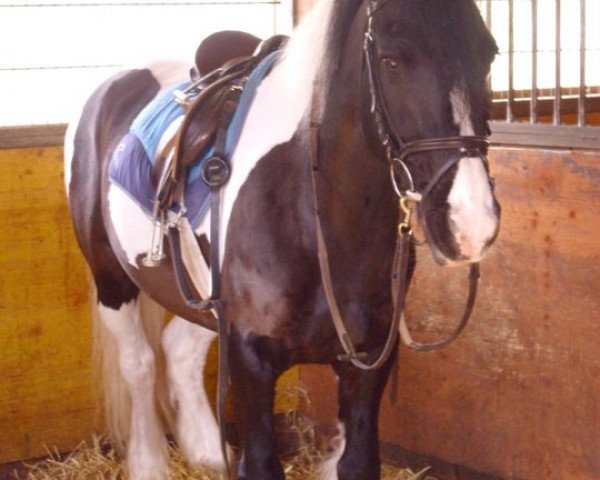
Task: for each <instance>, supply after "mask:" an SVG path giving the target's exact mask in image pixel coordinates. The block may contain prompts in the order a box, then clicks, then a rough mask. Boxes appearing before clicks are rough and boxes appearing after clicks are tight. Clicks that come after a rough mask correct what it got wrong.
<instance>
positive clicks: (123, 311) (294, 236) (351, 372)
mask: <svg viewBox="0 0 600 480" xmlns="http://www.w3.org/2000/svg"><path fill="white" fill-rule="evenodd" d="M496 52H497V48H496V45H495V42H494V40H493V38H492V37H491V35H490V34H489V32H488V31H487V29H486V27H485V25H484V23H483V22H482V19H481V16H480V14H479V12H478V10H477V8H476V6H475V4H474V2H473V0H322V1H321V2H320V3H319V4H318V5H317V6H315V7H314V8H313V10H312V11H311V13H310V14H309V15H307V17H306V18H305V19H304V20H303V21H302V22H301V23H300V25H299V26H298V27H297V28H296V30H295V32H294V33H293V35H292V36H291V38H290V39H289V41H288V42H287V43H286V45H285V48H284V50H283V53H282V54H281V56H280V57H279V58H278V60H277V61H276V63H275V65H274V66H273V67H272V69H271V70H270V72H269V73H268V75H267V76H266V77H265V78H264V79H263V80H262V82H261V83H260V86H259V87H258V89H257V91H256V94H255V97H254V100H253V102H252V104H251V106H250V110H249V112H248V115H247V118H246V119H245V122H244V125H243V128H242V130H241V136H240V138H239V142H238V144H237V147H236V148H235V151H234V152H233V154H232V156H231V158H230V159H229V160H230V161H231V164H232V165H233V168H232V173H231V177H230V179H229V181H228V183H227V185H226V186H225V187H224V189H223V190H222V192H221V193H220V195H221V199H222V209H221V227H220V228H221V234H220V240H219V243H220V247H221V258H220V262H219V263H220V265H211V267H212V268H218V267H220V268H221V271H222V286H221V299H222V304H223V309H224V315H225V316H226V318H227V322H228V324H229V335H228V337H227V342H228V347H229V364H230V379H231V389H232V395H233V398H234V407H235V418H236V427H237V430H238V437H239V441H240V445H239V450H240V452H239V456H238V460H237V462H236V475H237V478H239V479H245V480H250V479H252V480H275V479H283V478H284V472H283V470H282V467H281V465H280V462H279V460H278V458H277V454H276V451H277V448H276V447H277V445H276V439H275V435H274V425H273V414H272V410H273V403H274V400H273V397H274V385H275V382H276V380H277V378H278V377H279V375H280V374H281V373H282V372H284V371H285V370H286V369H288V368H289V367H290V366H292V365H294V364H301V363H319V364H331V365H332V366H333V368H334V370H335V372H336V374H337V376H338V377H339V422H340V431H341V433H342V435H343V438H342V441H341V442H340V449H339V451H338V452H336V454H335V455H334V456H333V457H332V459H331V462H329V464H328V467H327V468H324V470H323V472H324V473H323V476H324V478H326V479H339V480H353V479H355V480H369V479H379V478H380V460H379V447H378V426H377V423H378V412H379V405H380V399H381V396H382V392H383V390H384V387H385V384H386V380H387V378H388V375H389V372H390V366H391V365H392V363H393V361H394V357H395V356H396V354H397V342H396V343H394V345H393V349H392V351H391V355H389V356H387V357H386V358H385V359H384V361H383V362H382V365H381V367H380V368H377V369H359V368H356V367H355V366H354V365H352V363H350V362H348V361H345V360H343V359H342V357H341V356H340V354H343V353H344V350H343V349H342V345H341V343H340V340H339V339H338V336H337V334H336V330H335V328H334V325H333V322H332V313H331V310H332V305H331V299H330V298H329V297H328V294H327V293H326V291H325V290H326V289H325V285H324V284H325V283H327V282H325V281H324V276H323V272H322V266H321V265H320V261H319V250H320V243H323V244H324V245H325V246H326V248H327V252H328V255H327V257H328V260H327V261H328V268H329V271H330V279H331V285H330V288H331V290H332V292H331V293H332V295H333V296H334V297H335V299H336V302H337V305H338V306H339V311H340V315H341V317H343V321H344V322H345V327H346V329H347V332H348V335H349V337H350V338H351V340H352V343H353V345H354V346H355V347H356V349H357V350H360V352H364V358H363V357H361V358H363V361H364V362H365V363H366V364H369V363H372V362H374V361H375V360H376V359H377V358H378V357H379V355H380V353H381V351H382V349H383V348H384V347H383V345H384V343H385V342H386V338H388V334H389V333H388V331H389V329H390V323H391V317H392V311H393V310H394V308H393V303H394V302H393V299H392V297H393V294H392V292H391V288H390V280H389V278H390V273H391V271H392V263H393V256H394V251H395V243H396V236H397V234H396V231H397V228H398V224H399V222H400V221H401V220H402V218H401V214H400V211H399V209H398V201H399V199H398V194H400V195H404V194H405V193H407V192H408V193H411V194H412V195H411V196H410V198H409V201H410V202H413V203H414V202H417V201H418V202H417V205H416V209H417V212H418V221H419V223H420V225H421V226H422V227H423V231H424V232H425V235H426V239H427V243H428V245H429V248H430V250H431V252H432V254H433V256H434V257H435V259H436V260H437V261H438V263H439V264H441V265H444V266H453V265H468V264H473V263H476V262H479V261H480V260H481V259H482V257H483V256H484V255H485V253H486V251H487V249H488V247H489V246H490V244H491V243H492V242H493V240H494V239H495V237H496V235H497V231H498V228H499V218H500V208H499V205H498V203H497V202H496V199H495V197H494V193H493V185H492V182H491V179H490V176H489V172H488V167H487V164H486V160H485V144H484V143H485V142H483V141H482V138H483V137H486V136H487V135H488V134H489V127H488V118H489V105H490V104H489V101H490V98H489V92H488V87H487V83H486V79H487V75H488V73H489V69H490V64H491V62H492V61H493V58H494V56H495V54H496ZM188 74H189V66H182V65H175V64H169V63H162V64H156V65H153V66H150V67H148V68H140V69H132V70H128V71H124V72H122V73H120V74H118V75H116V76H114V77H113V78H111V79H109V80H107V81H106V82H105V83H103V84H102V85H101V86H100V87H99V88H98V89H97V90H96V91H95V92H94V93H93V95H92V96H91V97H90V98H89V100H88V101H87V103H86V104H85V106H84V107H83V109H82V112H81V116H80V118H79V120H78V122H76V123H74V124H72V125H71V126H70V128H69V131H68V135H67V141H66V148H65V157H66V168H65V171H66V184H67V191H68V195H69V201H70V208H71V212H72V218H73V223H74V228H75V232H76V236H77V239H78V242H79V245H80V247H81V250H82V251H83V254H84V256H85V258H86V260H87V262H88V264H89V267H90V271H91V274H92V276H93V280H94V283H95V287H96V291H97V306H98V309H97V310H98V317H99V324H100V327H101V330H102V332H103V333H104V334H103V335H101V337H103V338H104V342H105V344H109V345H108V346H110V345H112V346H113V347H116V350H114V349H113V350H110V352H112V353H108V354H105V356H104V368H105V373H106V378H107V385H108V389H107V392H106V394H105V397H106V403H107V405H108V406H109V407H112V408H110V409H109V410H110V412H112V413H111V418H110V419H109V421H108V424H109V426H110V427H111V429H112V433H113V440H114V442H115V445H116V446H119V445H122V446H123V448H124V449H125V450H126V455H127V463H128V470H129V477H130V478H131V479H133V480H150V479H153V480H154V479H156V480H158V479H164V478H166V463H167V439H166V437H165V433H164V432H165V428H168V429H170V431H171V432H172V433H173V434H174V435H175V437H176V440H177V442H178V444H179V445H180V447H181V449H182V451H183V452H184V454H185V456H186V458H187V459H188V461H189V462H190V463H191V464H193V465H207V466H209V467H213V468H215V469H217V470H221V471H222V470H224V469H225V460H224V457H223V454H222V451H221V448H220V446H219V428H218V424H217V422H216V420H215V417H214V416H213V414H212V410H211V408H210V406H209V402H208V398H207V395H206V393H205V391H204V385H203V376H202V371H203V366H204V363H205V360H206V354H207V351H208V348H209V345H210V343H211V341H212V340H213V339H214V338H215V337H216V333H215V332H214V330H215V327H216V324H215V318H214V316H213V315H212V314H211V313H210V312H199V311H197V310H192V309H190V308H189V307H188V306H187V305H186V303H185V302H184V301H183V300H182V298H181V296H180V294H179V292H178V290H177V288H176V286H175V283H176V282H175V280H174V275H173V269H172V266H171V262H170V261H169V258H167V259H166V260H165V261H163V262H162V263H161V264H160V265H159V266H157V267H153V268H150V267H148V266H146V265H144V263H143V258H144V256H145V254H146V252H147V250H148V243H149V239H150V238H151V236H152V233H153V229H154V223H153V221H152V219H151V218H150V217H149V216H148V214H147V212H146V211H144V209H142V208H141V207H140V205H139V204H138V203H137V202H135V201H134V200H133V199H132V198H131V196H130V195H128V194H127V193H126V192H125V191H123V189H122V188H120V187H119V186H118V185H115V184H114V182H112V181H111V180H110V178H109V174H108V170H109V163H110V160H111V158H112V157H113V155H114V153H115V149H116V148H117V146H118V145H119V142H120V140H121V139H122V138H123V136H124V135H125V134H126V133H127V132H128V130H129V128H130V125H131V123H132V121H133V119H134V118H135V117H136V116H137V114H138V113H139V112H140V111H141V110H142V108H144V106H145V105H146V104H147V103H148V102H150V101H151V100H152V99H153V98H155V97H156V96H157V95H158V94H159V93H160V92H162V91H164V89H166V88H168V87H170V86H172V85H173V84H175V83H177V82H179V81H181V80H182V79H185V78H186V76H187V75H188ZM172 134H173V129H168V130H167V132H166V133H165V134H164V136H165V138H163V139H162V141H161V143H163V144H164V143H165V142H167V140H168V136H169V135H172ZM315 157H316V158H315ZM390 165H392V172H393V174H392V175H391V174H390ZM391 177H393V179H392V178H391ZM396 190H397V191H396ZM419 193H420V195H419ZM419 200H420V201H419ZM317 225H319V227H318V226H317ZM209 226H210V215H207V216H206V218H204V220H202V221H201V222H200V223H199V224H198V225H197V226H195V234H196V236H197V238H198V241H199V242H200V244H203V245H204V246H206V245H207V244H208V243H209V242H210V240H211V239H210V229H209ZM319 229H321V230H322V231H321V233H320V235H319V232H318V230H319ZM321 240H322V242H321ZM167 257H168V255H167ZM412 263H414V262H412V261H411V265H410V268H409V270H410V269H411V268H412V267H413V265H412ZM407 281H408V280H406V281H405V283H406V282H407ZM208 282H209V280H208ZM198 293H200V294H204V295H206V294H207V292H198ZM208 293H210V292H208ZM440 294H442V293H441V292H440ZM150 299H151V300H150ZM158 305H160V306H161V307H163V308H165V309H167V310H168V311H170V312H172V313H173V314H174V315H175V317H174V318H173V319H172V320H171V321H170V322H169V323H168V324H167V325H166V326H165V325H164V320H163V317H162V316H161V314H160V311H158ZM202 325H203V326H204V327H206V328H203V327H202ZM104 346H107V345H104ZM165 392H166V393H165ZM155 393H158V394H160V393H162V397H161V398H162V400H159V401H157V399H156V396H155Z"/></svg>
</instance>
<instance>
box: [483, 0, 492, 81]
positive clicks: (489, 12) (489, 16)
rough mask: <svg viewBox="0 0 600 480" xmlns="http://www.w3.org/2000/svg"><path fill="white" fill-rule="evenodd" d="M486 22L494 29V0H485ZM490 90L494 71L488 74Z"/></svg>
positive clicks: (488, 26)
mask: <svg viewBox="0 0 600 480" xmlns="http://www.w3.org/2000/svg"><path fill="white" fill-rule="evenodd" d="M485 24H486V26H487V28H488V30H489V31H490V32H491V31H492V0H486V1H485ZM487 85H488V90H489V91H490V92H492V72H491V71H490V74H489V75H488V79H487Z"/></svg>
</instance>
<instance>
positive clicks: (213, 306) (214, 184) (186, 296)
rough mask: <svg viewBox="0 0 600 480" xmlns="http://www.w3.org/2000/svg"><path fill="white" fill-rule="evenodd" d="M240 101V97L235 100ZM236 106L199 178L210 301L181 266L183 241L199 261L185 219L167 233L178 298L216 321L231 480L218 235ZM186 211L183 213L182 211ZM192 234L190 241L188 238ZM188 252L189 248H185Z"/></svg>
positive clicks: (221, 414) (220, 407)
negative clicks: (204, 193) (206, 206)
mask: <svg viewBox="0 0 600 480" xmlns="http://www.w3.org/2000/svg"><path fill="white" fill-rule="evenodd" d="M235 99H236V100H237V99H239V95H237V96H235ZM236 106H237V103H236V102H235V101H234V100H233V99H232V100H231V101H228V102H227V103H226V106H225V108H224V109H223V111H222V114H221V117H222V118H221V119H220V125H219V129H218V131H217V138H216V140H215V153H214V155H213V157H211V158H210V159H207V161H206V164H205V166H204V170H203V172H202V178H203V179H204V181H205V182H206V183H207V184H208V185H209V186H210V273H211V294H210V297H209V298H205V299H203V298H201V297H200V298H198V297H197V295H195V294H194V293H192V289H191V288H190V286H189V285H188V281H187V277H188V274H187V272H190V276H191V277H192V278H191V279H192V283H194V285H196V290H197V291H198V293H202V287H201V285H202V283H201V282H202V280H201V279H194V275H193V272H194V271H198V269H195V268H192V266H188V267H186V264H184V257H185V256H184V255H183V253H182V248H183V246H185V242H182V239H186V238H187V241H188V242H193V243H194V244H195V248H196V250H197V251H196V252H195V254H194V253H192V255H190V258H188V262H187V265H190V264H191V265H193V264H194V263H195V262H196V261H202V253H201V252H200V248H199V246H198V243H197V240H196V238H195V236H194V235H193V231H192V229H191V226H190V225H189V222H188V220H187V218H185V216H183V215H182V217H181V218H180V219H179V221H178V222H176V223H175V224H174V225H173V226H170V227H169V229H168V234H169V240H170V241H169V245H170V249H171V259H172V262H173V269H174V272H175V279H176V283H177V287H178V289H179V292H180V295H181V297H182V298H183V300H184V302H185V303H186V305H187V306H188V307H189V308H192V309H194V310H211V311H212V313H213V315H215V317H216V319H217V327H218V328H217V333H218V344H219V358H218V363H219V366H218V378H217V417H218V422H219V427H220V428H219V431H220V443H221V452H222V455H223V460H224V462H225V467H226V478H231V468H230V464H229V458H228V455H227V440H226V436H225V430H226V400H227V392H228V390H229V360H228V359H229V354H228V338H229V323H228V322H227V319H226V317H225V312H224V308H223V302H222V301H221V300H220V297H221V253H220V232H221V188H222V186H223V185H224V184H225V183H226V182H227V180H228V179H229V171H228V170H227V171H225V172H224V171H223V170H222V169H223V168H226V169H229V164H228V163H227V161H226V159H225V151H224V150H225V144H226V139H225V137H226V135H227V126H228V125H229V122H230V121H231V118H232V116H233V114H234V112H235V107H236ZM179 204H180V206H181V208H182V209H185V204H184V197H183V189H181V190H180V192H179ZM184 211H185V210H184ZM190 232H191V237H190V236H189V235H190ZM188 248H189V247H188Z"/></svg>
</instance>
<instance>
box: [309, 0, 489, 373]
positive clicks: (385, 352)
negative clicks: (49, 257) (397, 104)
mask: <svg viewBox="0 0 600 480" xmlns="http://www.w3.org/2000/svg"><path fill="white" fill-rule="evenodd" d="M385 3H387V1H386V0H383V1H382V3H380V2H379V1H378V0H370V2H369V6H368V10H367V30H366V32H365V39H364V45H363V52H364V58H365V60H366V62H365V63H366V66H367V72H368V78H369V91H370V95H371V114H372V115H373V118H374V121H375V124H376V126H377V134H378V137H379V141H380V142H381V144H382V146H383V147H384V149H385V152H386V159H387V163H388V165H389V167H390V176H391V181H392V187H393V189H394V191H395V193H396V195H397V196H398V199H399V202H398V205H399V213H400V222H399V224H398V227H397V234H396V245H395V248H394V255H393V261H392V269H391V290H392V299H393V313H392V321H391V324H390V329H389V333H388V336H387V339H386V342H385V344H384V346H383V348H382V350H381V352H380V353H379V355H378V357H377V358H376V359H375V360H374V361H373V362H372V363H365V362H364V361H363V359H364V358H366V357H367V356H368V354H367V353H366V352H358V351H357V349H356V347H355V345H354V343H353V342H352V339H351V337H350V334H349V333H348V329H347V328H346V326H345V323H344V320H343V316H342V314H341V311H340V308H339V305H338V302H337V300H336V298H335V293H334V289H333V280H332V275H331V269H330V267H329V255H328V251H327V245H326V243H325V238H324V235H323V227H322V224H321V218H320V216H319V197H318V190H317V186H318V180H317V175H318V173H319V167H318V164H319V126H320V125H319V107H318V103H319V98H318V84H317V83H316V82H315V84H314V85H313V99H312V105H311V119H310V130H311V134H310V137H311V181H312V186H313V195H314V201H315V206H316V230H317V246H318V257H319V268H320V271H321V279H322V282H323V288H324V290H325V296H326V298H327V303H328V306H329V310H330V313H331V317H332V320H333V324H334V327H335V330H336V333H337V336H338V338H339V341H340V343H341V345H342V348H343V350H344V352H345V353H344V354H341V355H339V356H338V360H339V361H350V362H351V363H352V364H353V365H354V366H356V367H357V368H359V369H361V370H374V369H377V368H380V367H381V366H383V365H384V364H385V362H386V361H387V360H388V358H389V356H390V354H391V352H392V351H393V350H394V348H395V346H396V344H397V339H398V335H400V337H401V339H402V342H403V343H404V344H406V345H407V346H409V347H410V348H412V349H413V350H417V351H433V350H437V349H439V348H441V347H444V346H446V345H448V344H449V343H451V342H452V341H454V340H455V339H456V338H457V337H458V336H459V335H460V334H461V332H462V331H463V330H464V328H465V327H466V325H467V323H468V322H469V319H470V317H471V314H472V312H473V307H474V305H475V299H476V296H477V286H478V280H479V276H480V274H479V264H477V263H474V264H472V265H471V267H470V273H469V294H468V298H467V302H466V305H465V310H464V313H463V315H462V318H461V320H460V321H459V323H458V325H457V326H456V327H455V329H454V331H453V332H452V333H451V334H450V335H449V336H448V337H446V338H444V339H442V340H439V341H436V342H433V343H419V342H415V341H414V340H413V339H412V336H411V334H410V331H409V329H408V326H407V324H406V320H405V318H404V313H403V312H404V304H405V299H406V293H407V288H408V257H409V254H410V251H409V249H410V244H411V242H412V241H413V240H412V238H411V237H412V229H411V220H412V213H413V208H414V204H416V203H418V202H421V201H423V200H424V199H425V198H426V197H427V196H428V195H429V194H430V193H431V191H432V190H433V188H434V187H435V186H436V185H437V183H438V182H439V181H440V180H441V179H442V178H443V177H444V176H445V175H446V174H447V173H448V172H449V171H450V169H451V168H452V167H454V166H455V165H456V164H457V163H458V162H459V161H460V160H462V159H463V157H464V156H466V155H467V154H468V155H470V156H477V157H479V158H481V159H482V160H483V162H484V164H485V165H486V168H487V159H486V156H485V153H486V152H487V148H488V141H487V140H486V139H485V138H484V137H480V136H456V137H443V138H428V139H423V140H416V141H412V142H404V141H403V140H402V139H400V138H398V137H396V136H395V135H393V133H392V130H391V129H390V128H389V120H388V119H389V114H388V113H387V110H386V107H385V102H383V99H384V95H383V88H382V86H381V79H380V77H379V74H378V71H377V69H376V68H375V66H374V61H373V59H374V57H375V39H374V35H373V30H372V18H373V15H374V14H375V13H376V12H377V11H379V9H380V8H381V7H382V6H383V5H385ZM437 150H457V151H458V152H459V153H460V155H458V156H457V157H456V158H453V159H450V160H449V161H448V162H447V163H446V164H445V165H444V166H443V167H442V168H440V169H439V170H438V171H437V172H436V174H435V175H434V176H433V178H431V179H430V180H429V183H428V184H427V186H426V187H425V189H424V190H423V191H422V192H417V191H416V190H415V186H414V182H413V179H412V175H411V172H410V169H409V168H408V165H407V164H406V160H407V159H408V158H409V157H410V156H412V155H415V154H419V153H424V152H431V151H437ZM398 169H399V171H400V172H401V173H402V174H403V176H404V177H405V179H406V180H407V182H408V184H409V188H408V189H401V188H400V186H399V182H398V181H397V177H396V171H397V170H398ZM424 226H425V228H427V227H426V225H424Z"/></svg>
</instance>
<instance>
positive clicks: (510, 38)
mask: <svg viewBox="0 0 600 480" xmlns="http://www.w3.org/2000/svg"><path fill="white" fill-rule="evenodd" d="M477 4H478V6H479V8H480V10H481V12H482V16H483V18H484V19H485V20H486V23H487V25H488V28H490V30H491V31H492V33H493V35H494V37H495V38H496V41H497V42H498V44H499V48H500V55H499V56H498V58H497V60H496V62H495V63H494V65H493V67H492V75H491V80H490V87H491V89H492V92H493V118H494V119H495V120H498V121H502V122H503V123H505V124H517V125H516V126H521V128H522V130H523V123H527V124H531V125H539V126H548V125H552V126H555V127H559V126H570V127H573V126H575V127H578V128H579V130H573V129H567V130H563V131H562V132H561V135H562V134H564V135H562V136H563V137H564V139H563V141H561V144H560V145H557V146H566V145H563V143H564V142H566V143H569V141H568V137H569V136H573V138H574V143H573V145H572V146H580V145H579V143H580V142H579V140H578V138H579V137H580V136H582V138H588V139H589V140H590V141H589V142H587V144H586V145H587V146H592V147H594V148H598V147H600V137H599V136H598V130H597V129H596V128H592V127H594V126H596V127H597V126H599V125H600V29H598V28H595V25H594V24H593V23H592V19H598V18H600V1H598V0H477ZM494 126H495V127H496V130H502V131H504V132H506V131H508V129H507V128H506V125H498V123H497V122H496V123H494ZM516 126H515V128H516ZM525 130H526V131H527V132H528V135H532V134H533V133H534V132H535V131H536V130H534V129H531V128H529V129H525ZM538 131H539V132H542V133H544V134H545V135H552V133H549V132H550V130H548V129H545V130H544V129H538ZM561 135H559V136H561ZM551 146H552V145H551Z"/></svg>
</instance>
